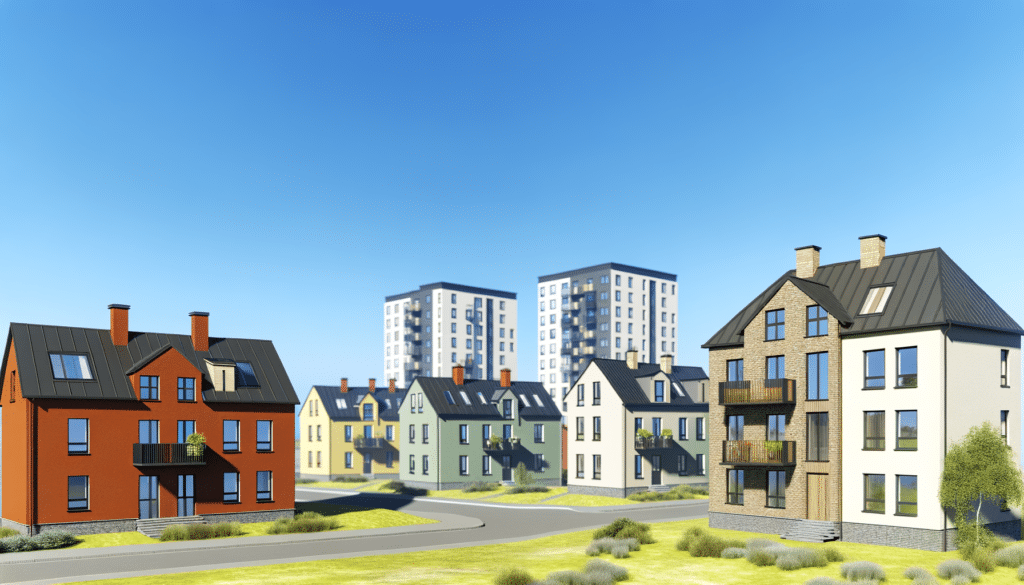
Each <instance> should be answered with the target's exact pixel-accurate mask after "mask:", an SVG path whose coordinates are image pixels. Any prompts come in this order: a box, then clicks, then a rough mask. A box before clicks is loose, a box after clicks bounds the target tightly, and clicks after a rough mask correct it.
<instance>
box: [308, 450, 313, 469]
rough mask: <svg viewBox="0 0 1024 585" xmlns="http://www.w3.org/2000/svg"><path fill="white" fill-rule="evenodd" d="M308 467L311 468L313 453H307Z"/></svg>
mask: <svg viewBox="0 0 1024 585" xmlns="http://www.w3.org/2000/svg"><path fill="white" fill-rule="evenodd" d="M309 467H313V452H312V451H309Z"/></svg>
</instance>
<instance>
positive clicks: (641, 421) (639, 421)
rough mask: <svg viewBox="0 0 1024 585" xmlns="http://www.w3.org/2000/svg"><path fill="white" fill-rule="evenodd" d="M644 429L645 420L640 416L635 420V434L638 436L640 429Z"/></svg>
mask: <svg viewBox="0 0 1024 585" xmlns="http://www.w3.org/2000/svg"><path fill="white" fill-rule="evenodd" d="M642 428H644V419H643V417H639V416H638V417H636V418H634V419H633V434H634V435H635V434H637V433H638V432H640V429H642Z"/></svg>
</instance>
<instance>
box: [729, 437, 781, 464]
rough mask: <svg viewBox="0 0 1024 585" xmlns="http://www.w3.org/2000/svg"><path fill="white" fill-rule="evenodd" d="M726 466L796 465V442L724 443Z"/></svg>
mask: <svg viewBox="0 0 1024 585" xmlns="http://www.w3.org/2000/svg"><path fill="white" fill-rule="evenodd" d="M722 463H723V464H724V465H768V466H774V465H796V441H722Z"/></svg>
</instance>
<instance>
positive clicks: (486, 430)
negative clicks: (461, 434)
mask: <svg viewBox="0 0 1024 585" xmlns="http://www.w3.org/2000/svg"><path fill="white" fill-rule="evenodd" d="M480 430H481V431H483V433H482V434H483V442H484V445H485V446H486V445H487V443H488V442H489V441H490V440H491V425H483V426H482V427H480Z"/></svg>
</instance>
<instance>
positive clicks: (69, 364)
mask: <svg viewBox="0 0 1024 585" xmlns="http://www.w3.org/2000/svg"><path fill="white" fill-rule="evenodd" d="M50 365H51V366H52V367H53V377H54V378H56V379H60V380H92V370H90V369H89V358H87V357H86V356H84V355H68V354H62V353H51V354H50Z"/></svg>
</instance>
